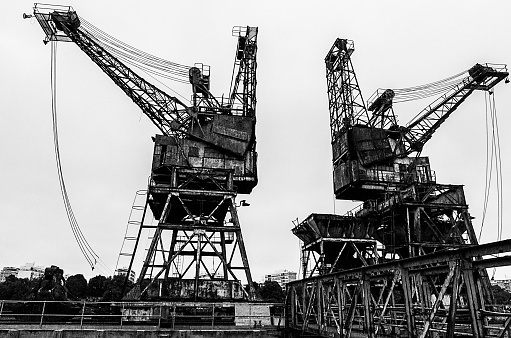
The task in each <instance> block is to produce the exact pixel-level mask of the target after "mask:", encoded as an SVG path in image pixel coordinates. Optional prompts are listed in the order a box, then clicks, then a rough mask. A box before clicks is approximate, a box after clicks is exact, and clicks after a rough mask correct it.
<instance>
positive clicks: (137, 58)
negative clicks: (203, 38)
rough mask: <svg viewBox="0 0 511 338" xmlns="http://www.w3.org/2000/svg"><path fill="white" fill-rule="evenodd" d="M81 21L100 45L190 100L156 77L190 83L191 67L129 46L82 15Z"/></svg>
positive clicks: (86, 31)
mask: <svg viewBox="0 0 511 338" xmlns="http://www.w3.org/2000/svg"><path fill="white" fill-rule="evenodd" d="M80 21H81V23H82V25H81V26H80V30H81V31H82V33H83V34H85V35H86V36H88V37H90V38H92V39H94V41H95V42H96V43H97V44H98V45H100V46H101V47H102V48H103V49H105V50H106V51H108V52H109V53H110V54H112V56H114V57H116V58H117V59H118V60H120V61H123V62H125V63H126V64H129V65H131V66H133V67H135V68H138V69H140V70H141V71H143V72H145V73H146V74H147V75H148V76H150V77H151V78H152V79H154V80H155V81H157V82H159V83H160V84H161V85H163V86H164V87H166V88H167V89H169V90H170V91H172V92H173V93H174V94H176V95H177V96H180V97H181V98H182V99H183V100H185V101H188V102H189V101H190V99H189V98H186V97H184V96H183V95H181V94H180V93H178V92H176V91H175V90H173V89H172V88H170V87H169V86H167V85H166V84H165V83H163V82H162V81H160V80H159V79H158V78H156V77H159V78H163V79H168V80H172V81H175V82H179V83H189V69H190V68H191V67H189V66H184V65H180V64H177V63H174V62H170V61H167V60H164V59H161V58H159V57H156V56H154V55H151V54H148V53H145V52H143V51H141V50H139V49H136V48H134V47H131V46H129V45H128V44H126V43H124V42H122V41H120V40H118V39H115V38H114V37H112V36H110V35H108V34H107V33H105V32H103V31H102V30H100V29H99V28H97V27H95V26H94V25H92V24H90V23H89V22H87V21H86V20H85V19H83V18H82V17H80ZM153 75H154V76H153ZM155 76H156V77H155ZM176 76H178V77H176Z"/></svg>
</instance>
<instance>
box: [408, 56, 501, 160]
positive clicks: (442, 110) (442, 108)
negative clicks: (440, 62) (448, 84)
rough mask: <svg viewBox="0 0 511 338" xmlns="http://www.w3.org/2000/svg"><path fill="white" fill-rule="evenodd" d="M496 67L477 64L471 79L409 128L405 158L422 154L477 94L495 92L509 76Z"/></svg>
mask: <svg viewBox="0 0 511 338" xmlns="http://www.w3.org/2000/svg"><path fill="white" fill-rule="evenodd" d="M492 66H493V67H492ZM492 66H490V65H488V64H485V65H481V64H476V65H475V66H473V67H472V68H470V70H469V71H468V73H469V74H468V76H467V77H465V78H464V79H463V80H462V81H461V82H460V83H459V84H457V85H456V86H455V87H454V88H453V89H452V90H451V91H450V92H449V93H447V94H444V95H443V96H441V97H440V98H438V99H437V100H436V101H435V102H434V103H432V104H430V105H429V106H428V107H426V108H425V109H423V110H422V111H421V112H420V113H419V114H418V115H417V116H416V117H415V118H414V119H412V121H410V122H409V123H408V124H407V126H406V129H405V130H406V132H405V134H404V137H405V154H409V153H412V152H414V151H421V150H422V148H423V146H424V144H425V143H426V142H427V141H428V140H429V139H431V137H432V136H433V133H434V132H435V131H436V130H437V129H438V128H439V127H440V125H442V123H443V122H444V121H445V120H446V119H447V118H448V117H449V116H450V115H451V114H452V113H453V112H454V111H455V110H456V108H458V106H459V105H460V104H461V103H462V102H463V101H465V99H466V98H467V97H468V96H469V95H470V94H472V92H473V91H474V90H485V91H488V90H491V89H492V88H493V87H494V86H495V85H496V84H497V83H499V82H500V81H502V80H503V79H505V78H506V77H507V76H508V75H509V73H508V72H507V69H506V66H505V65H492Z"/></svg>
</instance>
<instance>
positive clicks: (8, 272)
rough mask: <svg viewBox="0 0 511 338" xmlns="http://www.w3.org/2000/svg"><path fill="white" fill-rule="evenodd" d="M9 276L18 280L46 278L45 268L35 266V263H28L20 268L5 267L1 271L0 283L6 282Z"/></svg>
mask: <svg viewBox="0 0 511 338" xmlns="http://www.w3.org/2000/svg"><path fill="white" fill-rule="evenodd" d="M8 276H14V277H16V278H27V279H37V278H39V277H42V276H44V267H42V266H35V263H26V264H25V265H23V266H22V267H20V268H16V267H13V266H5V267H4V268H3V269H2V270H1V271H0V283H3V282H5V279H6V278H7V277H8Z"/></svg>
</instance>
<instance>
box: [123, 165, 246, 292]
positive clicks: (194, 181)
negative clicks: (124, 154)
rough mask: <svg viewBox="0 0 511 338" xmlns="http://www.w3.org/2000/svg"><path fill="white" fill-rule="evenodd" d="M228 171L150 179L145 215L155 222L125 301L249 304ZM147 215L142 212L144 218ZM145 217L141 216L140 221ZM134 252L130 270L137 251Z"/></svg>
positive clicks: (184, 171) (174, 171)
mask: <svg viewBox="0 0 511 338" xmlns="http://www.w3.org/2000/svg"><path fill="white" fill-rule="evenodd" d="M233 174H234V173H233V171H232V170H206V169H204V168H202V169H200V170H199V169H191V168H179V167H172V168H171V172H170V173H168V174H154V173H153V176H152V179H151V182H150V184H149V190H148V195H147V196H148V197H147V203H146V206H145V208H146V211H147V209H148V208H150V209H151V211H152V213H153V215H155V217H156V218H157V219H159V221H158V224H157V225H154V226H152V225H147V224H145V222H143V221H142V222H141V226H140V231H139V235H138V237H137V238H138V240H137V241H140V234H141V233H142V231H143V230H144V229H151V230H153V235H152V240H151V243H150V245H149V247H148V249H147V253H146V256H145V259H144V263H143V266H142V270H141V272H140V275H139V279H138V282H137V286H136V288H134V289H133V290H132V292H130V294H129V298H136V299H140V298H146V299H172V300H179V299H182V300H194V301H197V300H215V299H216V300H241V299H250V298H251V294H250V293H251V291H250V290H249V291H248V292H247V291H246V290H245V289H244V288H243V284H242V283H243V282H246V283H248V285H251V284H252V277H251V274H250V268H249V264H248V258H247V253H246V251H245V245H244V241H243V236H242V233H241V226H240V222H239V218H238V214H237V206H236V202H235V198H236V192H235V191H234V188H233V176H234V175H233ZM144 214H145V212H144ZM144 217H145V216H144ZM137 246H138V244H137V245H136V246H135V248H134V254H133V257H132V261H131V265H130V268H129V270H131V266H132V264H133V260H134V257H135V253H136V251H137Z"/></svg>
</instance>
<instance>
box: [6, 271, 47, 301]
mask: <svg viewBox="0 0 511 338" xmlns="http://www.w3.org/2000/svg"><path fill="white" fill-rule="evenodd" d="M38 282H39V280H38V279H36V280H29V279H27V278H16V277H15V276H12V275H11V276H8V277H7V278H6V279H5V282H3V283H2V284H0V299H4V300H8V299H9V300H28V299H30V298H31V297H32V296H33V292H32V291H33V289H34V288H35V287H36V285H37V283H38Z"/></svg>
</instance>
